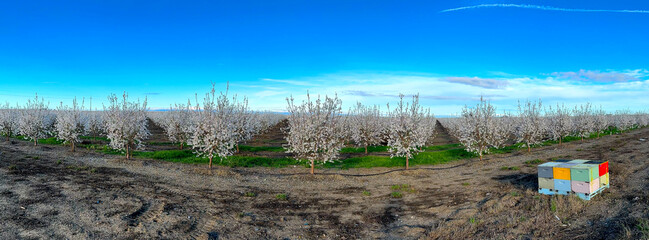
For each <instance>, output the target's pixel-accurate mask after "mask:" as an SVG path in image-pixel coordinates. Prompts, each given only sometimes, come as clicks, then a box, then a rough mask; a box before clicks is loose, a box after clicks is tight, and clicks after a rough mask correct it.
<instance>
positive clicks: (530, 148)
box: [527, 144, 532, 153]
mask: <svg viewBox="0 0 649 240" xmlns="http://www.w3.org/2000/svg"><path fill="white" fill-rule="evenodd" d="M531 151H532V147H530V145H529V144H527V153H530V152H531Z"/></svg>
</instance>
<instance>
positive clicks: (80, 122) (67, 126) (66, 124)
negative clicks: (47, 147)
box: [54, 98, 85, 152]
mask: <svg viewBox="0 0 649 240" xmlns="http://www.w3.org/2000/svg"><path fill="white" fill-rule="evenodd" d="M82 110H83V102H82V103H81V106H79V105H78V104H77V98H74V99H73V100H72V107H68V106H67V105H65V106H64V105H63V102H61V105H60V106H59V108H58V109H57V112H56V124H55V125H54V128H55V130H56V138H57V139H59V140H62V141H63V142H64V143H67V144H70V147H71V151H72V152H74V150H75V145H76V143H78V142H80V141H81V140H80V139H79V136H81V134H82V133H83V132H84V129H83V126H84V122H85V119H84V118H83V115H81V111H82Z"/></svg>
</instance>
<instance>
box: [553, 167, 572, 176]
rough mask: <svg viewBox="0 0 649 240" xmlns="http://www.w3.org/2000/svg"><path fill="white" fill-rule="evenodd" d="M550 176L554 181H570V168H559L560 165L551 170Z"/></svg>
mask: <svg viewBox="0 0 649 240" xmlns="http://www.w3.org/2000/svg"><path fill="white" fill-rule="evenodd" d="M552 175H554V179H559V180H570V168H569V167H565V168H564V167H561V165H559V166H557V167H553V168H552Z"/></svg>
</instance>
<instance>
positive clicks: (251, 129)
mask: <svg viewBox="0 0 649 240" xmlns="http://www.w3.org/2000/svg"><path fill="white" fill-rule="evenodd" d="M235 99H236V97H235ZM234 115H235V116H234V118H235V119H236V120H235V121H234V125H235V128H236V130H235V138H236V148H237V152H239V143H245V142H247V141H248V140H250V139H252V137H253V136H254V135H256V134H257V133H259V131H260V130H261V122H260V120H259V115H258V114H257V113H255V112H252V111H250V109H249V108H248V99H247V98H245V97H244V98H243V101H242V102H241V103H239V104H237V106H236V107H235V111H234Z"/></svg>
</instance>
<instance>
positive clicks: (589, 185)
mask: <svg viewBox="0 0 649 240" xmlns="http://www.w3.org/2000/svg"><path fill="white" fill-rule="evenodd" d="M609 176H610V175H609V173H608V161H593V160H582V159H577V160H555V161H552V162H547V163H543V164H541V165H539V166H538V181H539V193H543V194H548V195H553V194H562V195H568V194H575V195H577V196H578V197H580V198H582V199H585V200H590V199H591V198H592V197H594V196H595V195H597V194H598V193H600V192H601V191H602V190H603V189H606V188H609V186H610V185H609Z"/></svg>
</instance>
